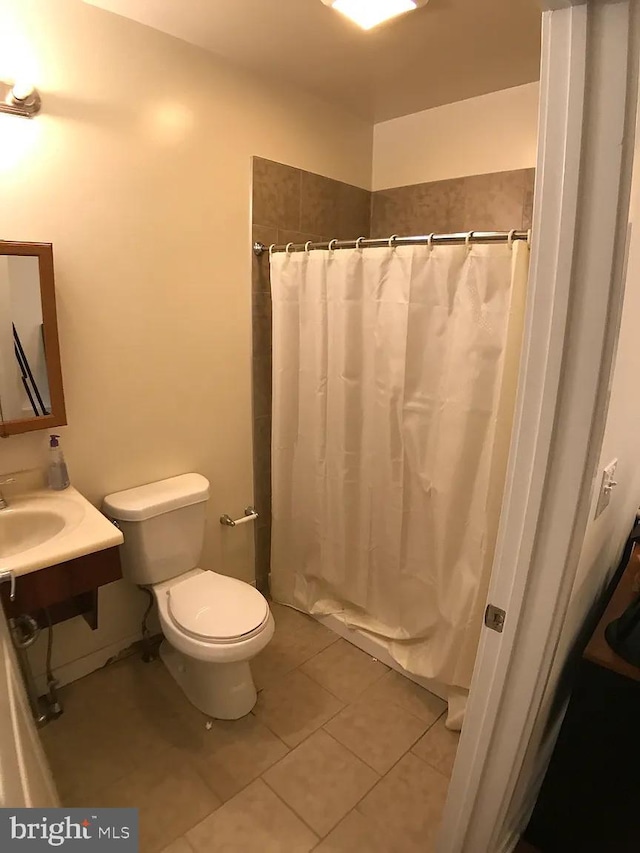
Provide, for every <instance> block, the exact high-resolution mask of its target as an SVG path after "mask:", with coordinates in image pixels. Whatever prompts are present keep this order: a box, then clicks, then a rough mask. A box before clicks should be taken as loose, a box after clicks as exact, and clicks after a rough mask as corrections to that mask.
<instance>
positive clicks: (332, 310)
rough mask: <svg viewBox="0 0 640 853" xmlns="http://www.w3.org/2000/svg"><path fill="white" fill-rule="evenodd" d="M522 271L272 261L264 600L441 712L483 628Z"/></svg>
mask: <svg viewBox="0 0 640 853" xmlns="http://www.w3.org/2000/svg"><path fill="white" fill-rule="evenodd" d="M527 272H528V249H527V246H526V244H524V243H522V242H517V241H516V242H514V243H513V245H512V246H509V245H508V244H507V243H504V244H496V245H480V244H477V245H476V244H473V243H472V244H470V245H469V246H464V245H461V246H445V245H441V246H435V247H433V248H429V247H427V246H424V247H423V246H418V247H397V248H381V249H354V250H338V251H334V252H330V251H313V252H301V253H291V254H286V253H276V254H274V255H273V257H272V259H271V285H272V295H273V440H272V465H273V473H272V491H273V527H272V555H271V590H272V594H273V597H274V599H275V600H276V601H280V602H282V603H285V604H289V605H292V606H294V607H296V608H298V609H300V610H303V611H305V612H308V613H313V614H328V613H333V614H336V615H338V616H339V617H340V618H341V619H342V620H343V621H344V622H345V623H346V624H348V625H349V626H351V627H355V628H358V629H361V630H362V631H364V632H365V633H368V634H373V635H375V636H376V638H378V639H379V640H382V641H384V644H385V646H386V648H387V649H388V651H389V653H390V654H391V655H392V657H393V658H394V659H395V660H396V661H397V662H398V663H399V664H401V666H403V667H404V668H405V669H406V670H407V671H409V672H410V673H414V674H416V675H419V676H423V677H425V678H429V679H436V680H437V681H439V682H440V683H441V684H442V685H443V686H445V687H447V688H451V695H452V696H453V695H456V696H460V695H462V696H464V695H465V693H466V690H467V689H468V687H469V684H470V680H471V673H472V670H473V665H474V659H475V655H476V650H477V645H478V639H479V635H480V630H481V625H482V618H483V609H484V605H485V601H486V593H487V587H488V582H489V576H490V571H491V562H492V558H493V551H494V545H495V539H496V533H497V527H498V520H499V514H500V504H501V499H502V490H503V485H504V479H505V471H506V462H507V453H508V445H509V437H510V432H511V423H512V416H513V407H514V399H515V391H516V381H517V370H518V360H519V354H520V344H521V340H522V324H523V314H524V303H525V290H526V280H527ZM458 708H460V706H459V705H458ZM455 716H456V718H457V719H455V720H452V719H451V716H450V719H449V724H450V725H451V726H452V727H459V724H460V722H461V719H460V718H461V712H460V711H458V712H456V715H455Z"/></svg>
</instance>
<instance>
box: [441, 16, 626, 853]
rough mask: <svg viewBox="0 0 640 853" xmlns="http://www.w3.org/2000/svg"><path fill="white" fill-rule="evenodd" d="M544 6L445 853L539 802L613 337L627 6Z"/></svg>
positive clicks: (492, 845) (510, 826)
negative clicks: (537, 740)
mask: <svg viewBox="0 0 640 853" xmlns="http://www.w3.org/2000/svg"><path fill="white" fill-rule="evenodd" d="M572 4H574V5H572ZM547 7H548V8H549V11H546V12H545V13H544V15H543V51H542V75H541V105H540V128H539V151H538V163H537V172H536V203H535V212H534V228H533V233H534V241H533V247H532V257H531V272H530V280H529V298H528V309H527V320H526V332H525V341H524V349H523V358H522V364H521V374H520V386H519V400H518V405H517V412H516V420H515V424H514V431H513V438H512V446H511V456H510V464H509V472H508V477H507V484H506V491H505V499H504V505H503V512H502V518H501V529H500V534H499V538H498V544H497V548H496V555H495V561H494V569H493V575H492V583H491V588H490V591H489V601H490V602H491V603H492V604H494V605H496V606H498V607H501V608H503V609H504V610H505V611H506V621H505V625H504V632H503V633H502V634H499V633H495V632H493V631H491V630H490V629H488V628H485V629H484V631H483V637H482V640H481V644H480V649H479V652H478V658H477V661H476V666H475V669H474V676H473V682H472V685H471V694H470V700H469V705H468V709H467V715H466V718H465V725H464V730H463V733H462V738H461V741H460V747H459V751H458V757H457V760H456V765H455V768H454V773H453V777H452V780H451V785H450V788H449V797H448V800H447V806H446V809H445V815H444V820H443V825H442V830H441V836H440V845H439V850H440V851H441V853H503V851H510V850H512V849H513V847H514V846H515V844H516V842H517V839H518V837H519V835H520V833H521V832H522V830H523V829H524V828H525V826H526V822H527V820H528V817H529V812H530V810H531V808H532V806H533V803H534V801H535V796H536V794H537V785H538V784H539V783H540V781H541V780H540V779H537V780H527V784H526V785H523V784H522V780H520V784H518V783H519V777H520V774H521V769H522V766H523V761H524V756H525V751H526V747H527V744H528V741H529V739H530V737H531V732H532V730H533V726H534V723H535V720H536V716H537V714H538V711H539V709H540V704H541V700H542V696H543V693H544V688H545V684H546V680H547V677H548V674H549V672H550V669H551V664H552V662H553V658H554V653H555V648H556V644H557V641H558V637H559V635H560V629H561V625H562V621H563V618H564V614H565V612H566V608H567V604H568V599H569V595H570V591H571V587H572V584H573V580H574V577H575V572H576V568H577V564H578V557H579V552H580V546H581V544H582V541H583V539H584V533H585V529H586V525H587V519H588V513H589V504H590V491H591V481H592V476H593V472H594V471H595V468H596V466H597V464H598V455H599V450H600V446H601V443H602V436H603V432H604V424H605V419H606V410H607V393H608V382H609V376H610V374H611V367H612V364H613V359H614V353H615V344H616V340H617V335H618V328H619V317H618V321H616V316H617V315H618V310H617V309H618V307H619V305H620V303H621V296H622V292H623V287H624V253H625V243H626V235H627V221H628V211H629V194H630V186H631V170H632V163H633V147H634V127H635V112H636V88H637V82H638V56H637V46H638V40H639V36H638V31H637V30H638V28H637V20H636V17H637V16H635V15H634V7H635V8H637V6H636V0H618V2H614V3H611V2H607V0H583V2H581V3H579V2H578V0H552V2H549V3H548V4H547ZM550 7H554V8H550ZM516 786H518V789H517V790H518V794H517V796H516V795H514V792H515V791H516Z"/></svg>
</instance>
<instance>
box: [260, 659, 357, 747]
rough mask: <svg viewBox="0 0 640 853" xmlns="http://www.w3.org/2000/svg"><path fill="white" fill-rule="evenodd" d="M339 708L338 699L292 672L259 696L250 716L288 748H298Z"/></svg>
mask: <svg viewBox="0 0 640 853" xmlns="http://www.w3.org/2000/svg"><path fill="white" fill-rule="evenodd" d="M342 707H343V703H342V702H340V700H339V699H336V697H335V696H333V695H332V694H331V693H328V692H327V691H326V690H324V689H323V688H322V687H320V685H319V684H316V682H315V681H312V680H311V679H310V678H307V676H306V675H304V673H302V672H300V671H299V670H295V671H294V672H292V673H289V674H288V675H286V676H283V678H281V679H280V680H279V681H277V682H276V683H275V684H274V685H273V686H272V687H267V688H266V689H265V690H263V691H261V692H260V693H259V694H258V701H257V703H256V706H255V708H254V709H253V713H254V715H255V716H256V717H257V718H258V719H259V720H260V721H261V722H262V723H264V724H265V725H266V726H268V727H269V728H270V729H271V731H272V732H274V734H276V735H278V737H279V738H281V739H282V740H283V741H284V742H285V743H286V744H287V745H288V746H297V745H298V744H299V743H302V741H303V740H304V739H305V738H306V737H308V736H309V735H310V734H312V733H313V732H315V731H316V729H319V728H320V726H321V725H323V723H326V722H327V721H328V720H330V719H331V717H333V716H335V715H336V714H337V713H338V711H340V710H341V709H342Z"/></svg>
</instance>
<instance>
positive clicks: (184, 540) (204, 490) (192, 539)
mask: <svg viewBox="0 0 640 853" xmlns="http://www.w3.org/2000/svg"><path fill="white" fill-rule="evenodd" d="M208 498H209V482H208V481H207V480H206V479H205V478H204V477H202V476H201V475H200V474H182V475H180V476H178V477H171V478H169V479H167V480H160V481H158V482H156V483H148V484H147V485H144V486H138V487H136V488H133V489H127V490H125V491H122V492H116V493H114V494H111V495H108V496H107V497H106V498H105V499H104V504H103V509H104V512H105V513H106V514H107V515H108V516H109V517H110V518H112V519H114V520H116V521H117V522H118V525H119V527H120V529H121V530H122V533H123V534H124V544H123V545H122V546H121V561H122V571H123V574H124V576H125V577H126V578H128V579H129V580H130V581H132V582H133V583H136V584H138V585H140V586H145V587H147V588H149V589H151V590H152V592H153V594H154V596H155V600H156V602H157V605H158V614H159V618H160V626H161V628H162V633H163V635H164V641H163V642H162V645H161V647H160V656H161V658H162V660H163V662H164V664H165V665H166V667H167V669H168V670H169V672H170V673H171V675H172V676H173V678H174V679H175V680H176V681H177V683H178V684H179V686H180V687H181V688H182V690H183V691H184V693H185V695H186V696H187V698H188V699H189V701H190V702H191V703H192V704H193V705H195V706H196V707H197V708H199V709H200V710H201V711H202V712H203V713H205V714H207V715H209V716H211V717H216V718H219V719H224V720H235V719H238V718H239V717H243V716H245V715H246V714H248V713H249V712H250V711H251V709H252V708H253V706H254V705H255V702H256V698H257V694H256V689H255V686H254V683H253V677H252V675H251V669H250V664H249V662H250V660H251V659H252V658H253V657H255V656H256V655H257V654H258V653H259V652H260V651H262V649H264V647H265V646H266V645H267V643H268V642H269V640H270V639H271V638H272V636H273V632H274V621H273V616H272V615H271V611H270V610H269V605H268V603H267V600H266V599H265V598H264V596H263V595H261V593H260V592H258V590H257V589H255V588H254V587H253V586H251V585H250V584H248V583H245V582H244V581H240V580H237V579H236V578H231V577H227V576H225V575H222V574H220V573H218V572H215V571H209V570H205V569H202V568H199V567H198V566H197V563H198V561H199V558H200V553H201V550H202V542H203V538H204V527H205V518H206V514H205V507H206V503H207V500H208Z"/></svg>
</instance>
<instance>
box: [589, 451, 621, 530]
mask: <svg viewBox="0 0 640 853" xmlns="http://www.w3.org/2000/svg"><path fill="white" fill-rule="evenodd" d="M617 467H618V460H617V459H614V460H613V461H612V462H609V464H608V465H607V467H606V468H605V469H604V471H603V472H602V482H601V483H600V494H599V495H598V505H597V506H596V514H595V516H594V517H595V518H597V517H598V516H599V515H600V513H601V512H603V511H604V510H605V509H606V508H607V507H608V506H609V501H610V500H611V492H612V491H613V490H614V489H615V487H616V486H617V485H618V484H617V482H616V469H617Z"/></svg>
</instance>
